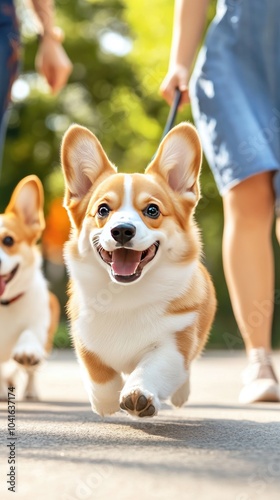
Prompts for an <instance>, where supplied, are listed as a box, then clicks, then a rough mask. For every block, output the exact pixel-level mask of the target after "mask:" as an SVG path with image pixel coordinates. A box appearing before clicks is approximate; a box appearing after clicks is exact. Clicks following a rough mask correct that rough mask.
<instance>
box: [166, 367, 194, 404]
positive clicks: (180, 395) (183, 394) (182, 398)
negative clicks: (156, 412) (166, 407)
mask: <svg viewBox="0 0 280 500" xmlns="http://www.w3.org/2000/svg"><path fill="white" fill-rule="evenodd" d="M189 395H190V376H189V374H188V378H187V380H186V381H185V382H184V383H183V385H181V387H179V389H177V391H176V392H174V394H173V395H172V397H171V403H172V404H173V405H174V406H177V407H180V406H183V404H184V403H185V402H186V401H187V400H188V397H189Z"/></svg>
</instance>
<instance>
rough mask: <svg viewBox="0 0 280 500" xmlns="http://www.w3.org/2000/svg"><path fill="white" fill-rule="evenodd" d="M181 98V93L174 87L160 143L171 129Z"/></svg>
mask: <svg viewBox="0 0 280 500" xmlns="http://www.w3.org/2000/svg"><path fill="white" fill-rule="evenodd" d="M181 97H182V92H181V90H180V89H179V88H178V87H176V89H175V95H174V99H173V103H172V105H171V108H170V111H169V114H168V117H167V121H166V124H165V127H164V131H163V133H162V137H161V140H160V141H162V139H163V138H164V137H165V136H166V135H167V134H168V132H170V130H171V129H172V127H173V125H174V121H175V118H176V114H177V111H178V107H179V104H180V101H181Z"/></svg>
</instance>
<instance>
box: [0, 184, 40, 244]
mask: <svg viewBox="0 0 280 500" xmlns="http://www.w3.org/2000/svg"><path fill="white" fill-rule="evenodd" d="M43 205H44V192H43V186H42V183H41V181H40V179H39V178H38V177H37V176H36V175H29V176H27V177H24V179H22V180H21V181H20V182H19V183H18V185H17V186H16V188H15V190H14V192H13V194H12V197H11V200H10V203H9V205H8V206H7V208H6V210H5V213H9V212H13V213H15V214H16V215H17V216H18V217H19V218H20V219H21V220H22V222H23V223H24V224H25V225H26V226H27V228H28V229H29V230H30V232H31V236H32V239H33V238H34V239H38V238H39V237H40V235H41V233H42V231H43V230H44V229H45V219H44V212H43Z"/></svg>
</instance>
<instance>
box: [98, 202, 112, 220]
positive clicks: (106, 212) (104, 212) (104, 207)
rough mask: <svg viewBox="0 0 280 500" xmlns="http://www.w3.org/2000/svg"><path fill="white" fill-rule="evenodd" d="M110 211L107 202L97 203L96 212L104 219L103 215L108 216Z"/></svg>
mask: <svg viewBox="0 0 280 500" xmlns="http://www.w3.org/2000/svg"><path fill="white" fill-rule="evenodd" d="M110 212H111V209H110V207H109V205H107V203H102V205H99V207H98V210H97V214H98V217H101V218H102V219H104V218H105V217H108V215H109V213H110Z"/></svg>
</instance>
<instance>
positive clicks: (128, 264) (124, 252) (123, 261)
mask: <svg viewBox="0 0 280 500" xmlns="http://www.w3.org/2000/svg"><path fill="white" fill-rule="evenodd" d="M141 255H142V252H136V251H135V250H128V249H127V248H118V250H114V252H112V263H111V268H112V270H113V272H114V274H117V275H119V276H130V275H131V274H135V272H136V269H137V267H138V265H139V263H140V261H141Z"/></svg>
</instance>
